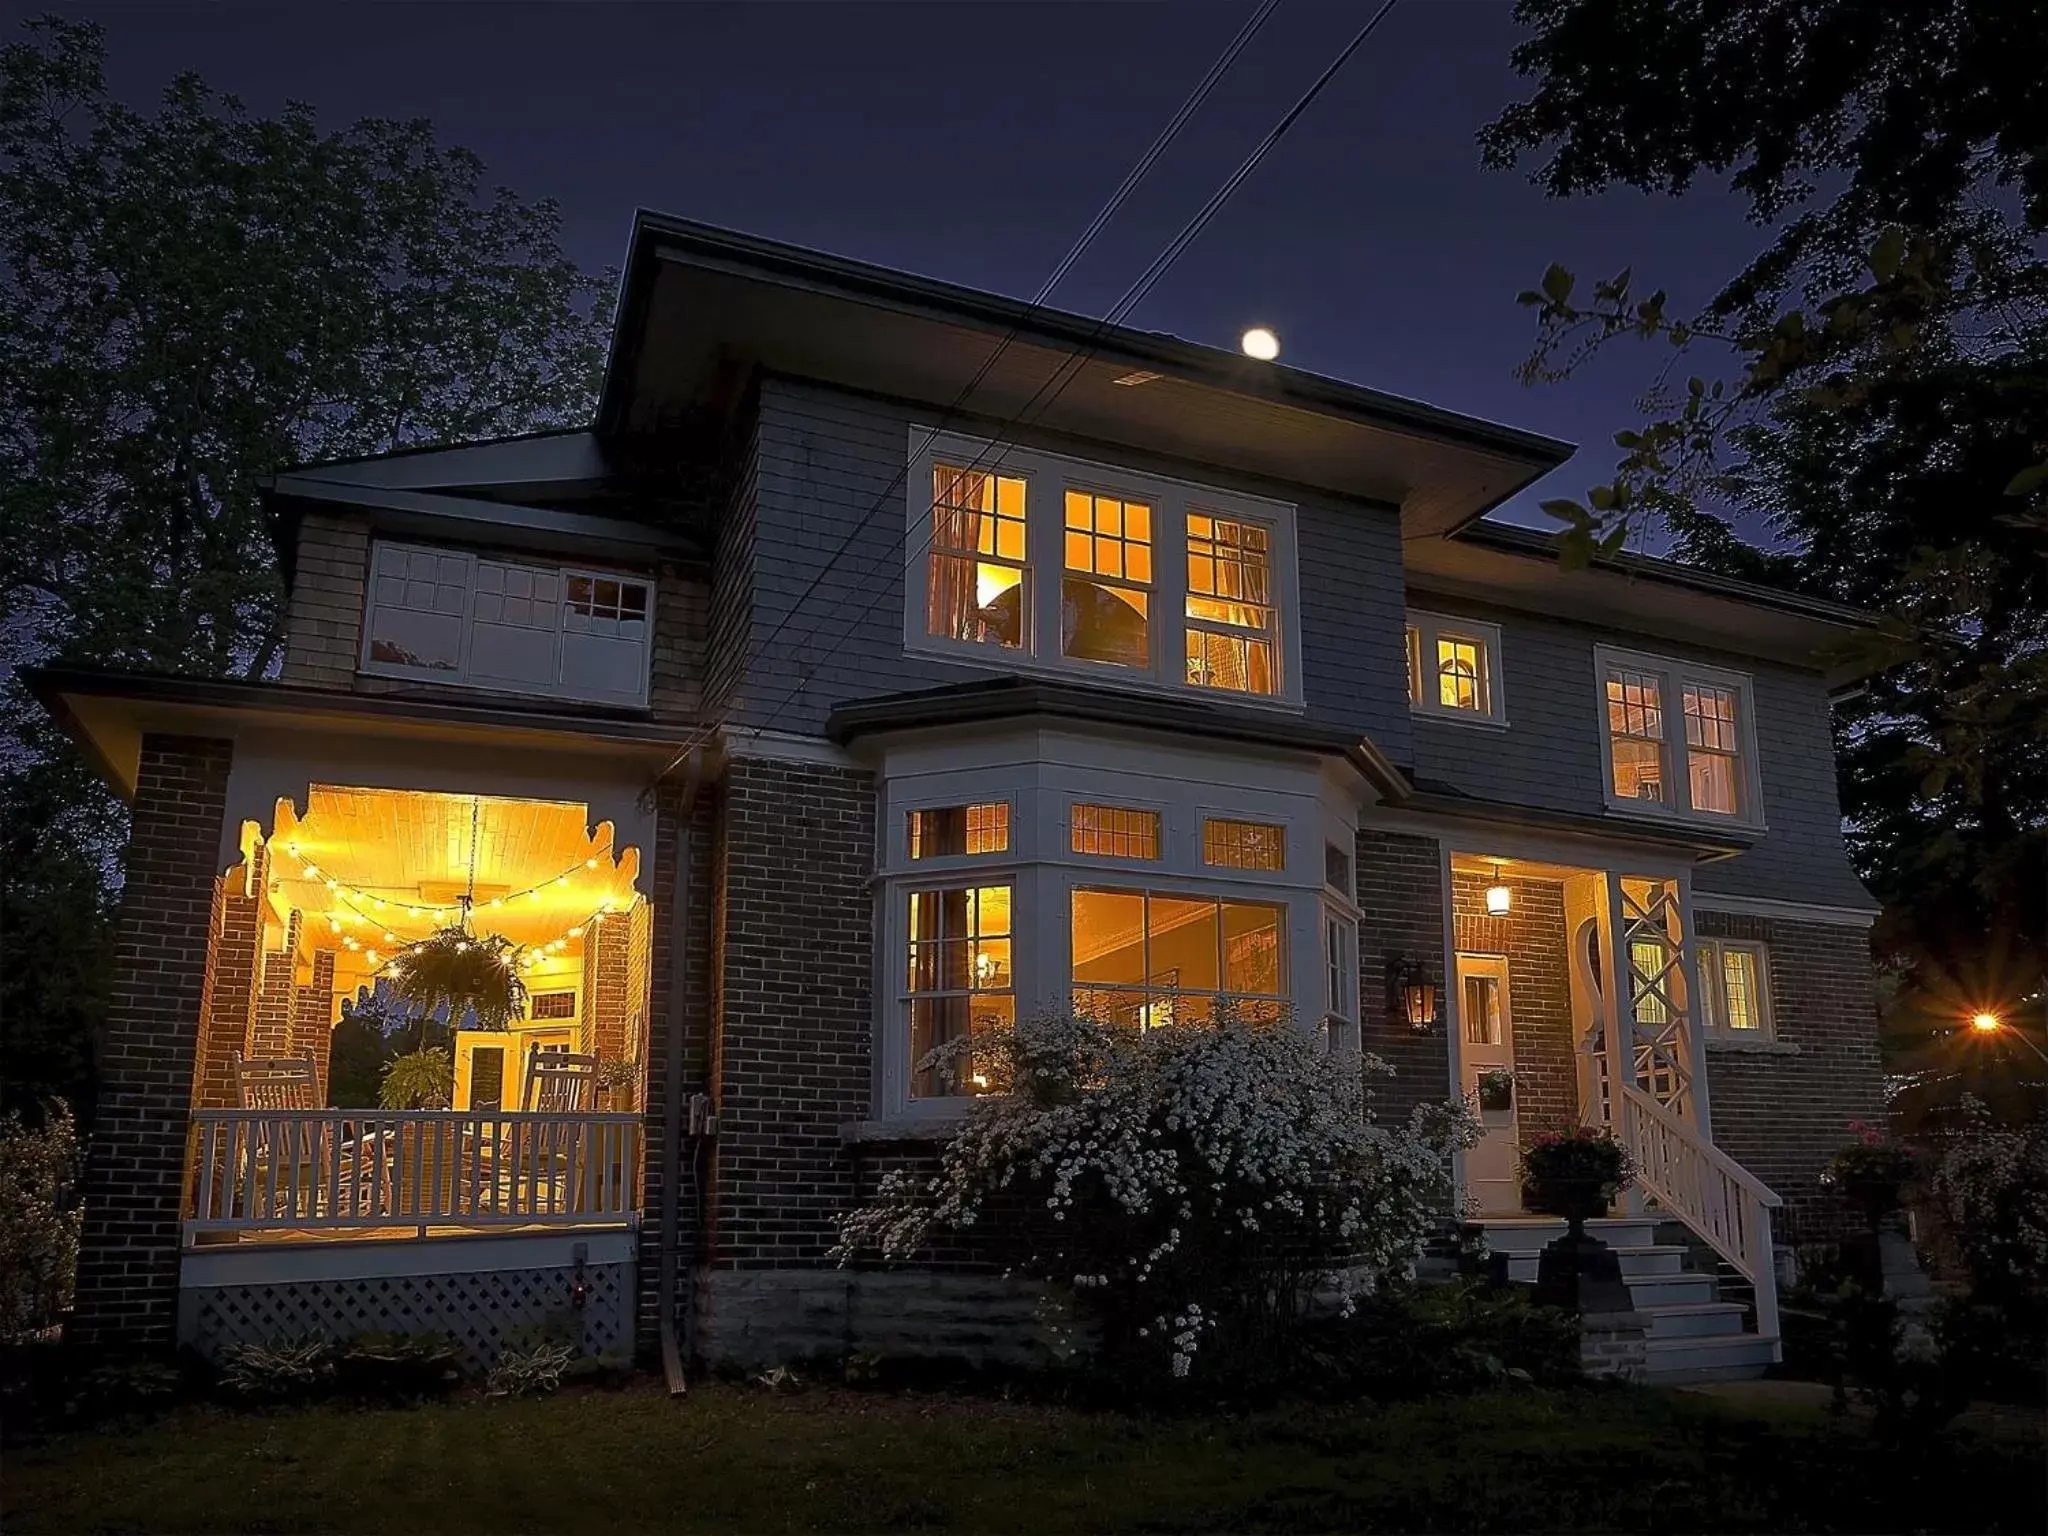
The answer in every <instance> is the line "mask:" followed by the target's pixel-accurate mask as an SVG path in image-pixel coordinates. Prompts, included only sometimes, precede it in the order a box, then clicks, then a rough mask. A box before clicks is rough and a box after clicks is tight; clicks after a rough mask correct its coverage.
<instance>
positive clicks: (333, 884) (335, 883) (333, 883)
mask: <svg viewBox="0 0 2048 1536" xmlns="http://www.w3.org/2000/svg"><path fill="white" fill-rule="evenodd" d="M327 889H328V890H330V891H338V890H340V889H341V882H340V881H339V880H330V881H328V882H327Z"/></svg>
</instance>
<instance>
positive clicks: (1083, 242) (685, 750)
mask: <svg viewBox="0 0 2048 1536" xmlns="http://www.w3.org/2000/svg"><path fill="white" fill-rule="evenodd" d="M1279 4H1280V0H1263V3H1262V4H1261V5H1260V6H1259V8H1258V9H1257V10H1256V11H1254V12H1253V13H1252V14H1251V16H1250V17H1249V18H1247V19H1246V21H1245V23H1244V25H1243V26H1241V27H1239V28H1238V30H1237V35H1236V36H1235V37H1233V38H1232V39H1231V40H1230V43H1229V45H1228V46H1226V47H1225V48H1224V50H1223V52H1222V53H1221V54H1219V55H1217V57H1216V58H1215V60H1214V61H1213V62H1212V63H1211V64H1210V65H1209V68H1208V69H1207V71H1205V72H1204V73H1203V75H1202V78H1201V79H1200V80H1198V81H1196V82H1195V87H1194V89H1193V90H1192V91H1190V92H1189V93H1188V95H1187V97H1186V98H1185V99H1184V100H1183V101H1182V102H1181V104H1180V106H1179V107H1178V108H1177V109H1175V111H1174V114H1173V116H1171V117H1170V118H1168V119H1167V121H1166V125H1165V126H1164V127H1163V128H1161V129H1160V131H1159V132H1158V134H1157V135H1156V136H1154V138H1153V140H1152V142H1151V144H1150V145H1148V146H1147V147H1146V149H1145V152H1144V153H1143V154H1142V155H1140V156H1139V157H1138V159H1137V161H1136V162H1135V163H1134V164H1133V165H1132V166H1131V168H1130V170H1129V171H1128V172H1126V173H1125V175H1124V179H1123V181H1122V182H1121V183H1119V184H1118V186H1117V188H1116V190H1115V191H1114V192H1113V193H1111V194H1110V197H1109V200H1108V201H1107V202H1106V203H1104V204H1103V205H1102V207H1100V208H1099V209H1097V210H1096V213H1095V216H1094V217H1093V218H1092V219H1090V220H1089V221H1088V224H1087V227H1086V228H1084V229H1083V230H1082V231H1081V233H1080V235H1079V237H1078V238H1077V239H1076V240H1075V241H1074V243H1073V244H1072V245H1071V246H1069V247H1068V248H1067V253H1066V255H1064V256H1063V257H1061V258H1060V261H1059V264H1058V265H1057V266H1055V267H1054V268H1053V270H1052V274H1051V276H1049V277H1047V278H1046V280H1045V282H1044V283H1042V284H1041V285H1040V286H1039V289H1038V292H1037V293H1036V294H1035V295H1033V297H1032V299H1031V302H1030V304H1029V305H1027V306H1026V308H1025V310H1024V312H1023V314H1021V315H1019V316H1018V317H1017V318H1016V319H1015V320H1013V321H1012V322H1011V324H1010V328H1009V330H1008V331H1007V332H1005V333H1004V335H1003V338H1002V340H1001V341H999V342H997V343H996V346H995V350H994V351H992V352H990V353H989V355H988V356H987V357H986V358H985V359H983V361H982V364H981V366H980V367H979V368H978V369H976V370H975V373H974V375H973V377H971V378H970V379H968V381H967V383H966V384H965V385H964V386H962V388H961V390H960V392H959V394H957V395H956V396H954V398H953V403H952V404H951V405H949V406H947V407H946V409H945V410H944V411H943V412H942V413H941V414H940V416H939V420H938V422H937V424H936V425H934V426H933V427H931V428H929V429H928V430H927V432H926V434H925V440H924V442H923V444H922V445H921V446H920V447H919V449H918V450H917V452H916V453H915V454H912V455H910V457H909V458H907V459H906V460H905V462H904V466H903V468H902V469H901V470H899V471H898V472H897V473H896V475H895V477H894V478H893V479H892V480H891V481H890V483H889V485H887V486H886V487H884V489H883V490H882V492H881V494H880V495H878V496H877V497H876V498H875V500H874V503H873V505H871V506H870V507H869V508H868V509H867V511H866V512H865V513H863V514H862V516H861V518H860V519H859V521H857V522H856V523H855V524H854V525H853V527H851V528H850V529H848V530H847V533H846V536H845V538H843V539H841V540H840V541H839V544H838V547H837V548H835V549H834V550H833V551H832V553H831V555H830V556H829V557H828V558H827V559H826V560H825V562H824V564H823V565H821V566H819V568H818V573H817V575H815V576H813V577H812V578H811V580H810V583H809V584H808V585H807V586H806V587H805V588H804V590H803V592H802V594H801V595H800V596H799V597H798V598H797V600H796V601H795V602H794V603H792V604H790V605H789V606H788V607H787V608H786V609H784V610H783V614H782V617H781V618H780V619H778V620H777V621H776V623H775V627H774V628H773V629H771V630H769V632H768V635H767V638H766V639H764V640H763V641H761V643H760V648H761V650H762V651H765V650H766V649H767V648H768V647H769V646H770V645H772V644H773V643H774V642H775V640H776V639H777V637H779V636H780V635H781V633H782V631H783V629H784V628H785V627H786V626H787V625H788V623H789V621H790V620H791V619H792V618H794V617H795V616H796V615H797V614H798V613H799V612H801V611H802V610H803V607H804V605H805V604H806V603H808V602H809V601H810V600H811V598H813V597H814V596H816V595H817V592H818V589H819V587H821V586H822V585H823V584H824V582H825V578H826V577H827V576H829V575H830V574H831V573H832V570H833V568H834V567H836V566H837V565H838V564H839V562H840V561H841V560H842V559H844V558H845V556H846V553H847V551H848V550H850V549H852V548H853V545H854V541H855V540H857V539H858V538H859V537H860V536H861V535H862V534H863V533H865V532H866V531H867V529H868V527H869V526H870V525H871V524H872V523H873V522H874V520H875V518H876V516H877V515H878V514H879V513H880V512H881V510H882V508H883V507H884V506H886V505H888V503H889V502H890V500H891V499H892V498H893V497H894V496H895V494H896V493H897V491H898V490H899V489H900V488H901V486H902V484H903V481H904V478H905V476H907V475H908V474H909V472H910V462H911V460H912V459H916V458H921V457H922V456H923V455H924V453H925V451H926V450H928V449H929V448H930V447H931V445H932V444H933V443H934V442H936V441H937V440H938V438H939V435H940V434H941V433H942V432H944V431H945V429H946V427H947V426H948V425H949V424H950V423H951V422H952V421H953V420H955V419H956V418H957V417H958V415H959V414H960V411H961V408H962V407H963V406H965V405H966V403H967V401H968V400H969V399H970V398H972V396H973V394H974V392H975V390H977V389H979V388H980V387H981V384H982V382H983V381H984V380H985V379H987V377H988V376H989V374H990V373H991V372H993V371H994V369H995V366H996V364H997V363H998V362H1000V361H1001V360H1002V356H1003V354H1004V353H1005V352H1007V351H1008V350H1009V349H1010V346H1011V344H1012V343H1014V342H1015V341H1016V340H1017V338H1018V337H1019V336H1020V335H1022V334H1023V330H1024V326H1025V324H1026V323H1027V322H1028V321H1029V320H1030V319H1031V317H1032V316H1033V315H1035V314H1036V313H1037V312H1038V311H1039V310H1040V309H1041V308H1043V307H1044V305H1045V302H1046V300H1048V299H1049V298H1051V297H1052V294H1053V290H1054V289H1056V288H1057V287H1058V286H1059V285H1060V283H1061V282H1062V281H1063V280H1064V279H1065V278H1066V276H1067V274H1068V273H1069V272H1070V271H1072V270H1073V267H1074V264H1075V263H1076V262H1077V261H1079V260H1080V259H1081V257H1082V255H1083V254H1084V253H1085V252H1086V251H1087V249H1088V247H1089V246H1090V245H1092V244H1093V243H1094V241H1095V238H1096V236H1098V235H1099V234H1101V233H1102V231H1103V230H1104V229H1105V228H1106V227H1107V226H1108V224H1109V221H1110V220H1111V219H1112V218H1114V217H1115V216H1116V213H1117V211H1118V210H1119V209H1120V208H1121V207H1122V206H1123V205H1124V203H1125V202H1126V201H1128V200H1129V198H1130V196H1131V194H1132V193H1133V192H1134V191H1136V190H1137V187H1138V184H1139V183H1140V182H1141V181H1143V180H1144V179H1145V176H1146V174H1147V173H1148V172H1149V171H1150V170H1151V169H1152V167H1153V165H1154V164H1155V163H1157V161H1158V159H1159V157H1160V156H1161V155H1162V154H1164V153H1165V152H1166V149H1167V147H1168V146H1169V145H1170V144H1171V143H1172V142H1173V141H1174V139H1175V138H1177V137H1178V136H1179V135H1180V131H1181V129H1182V128H1184V127H1185V126H1186V125H1187V122H1188V119H1189V118H1191V117H1193V116H1194V114H1195V113H1196V111H1197V110H1199V109H1200V107H1201V105H1202V103H1203V102H1205V101H1207V100H1208V99H1209V95H1210V93H1211V92H1212V91H1214V90H1215V89H1216V86H1217V84H1218V82H1220V81H1221V80H1222V79H1223V76H1224V75H1225V74H1226V73H1228V72H1229V70H1230V67H1231V65H1233V64H1235V63H1236V62H1237V56H1238V55H1239V54H1241V53H1243V52H1244V50H1245V49H1246V48H1247V47H1248V46H1249V45H1250V44H1251V41H1252V39H1253V38H1255V37H1257V36H1258V35H1259V32H1260V30H1261V29H1262V28H1263V27H1264V26H1265V25H1266V22H1267V21H1268V20H1269V19H1270V18H1271V16H1272V14H1273V12H1274V10H1275V9H1277V8H1278V6H1279ZM970 467H979V466H970ZM817 631H818V626H816V625H813V626H812V628H811V629H810V630H809V631H808V632H807V633H806V635H805V638H806V640H809V639H813V638H815V637H816V635H817ZM710 735H711V731H710V728H709V727H705V728H703V729H702V730H701V731H700V732H699V733H698V734H696V735H693V736H692V738H691V739H690V740H689V741H688V742H687V743H685V745H684V746H682V747H681V748H680V749H679V750H678V751H677V752H676V755H675V756H674V757H673V758H671V759H670V761H669V762H668V764H667V766H665V767H664V768H663V769H662V770H661V772H660V773H659V774H657V775H656V776H655V777H656V780H657V781H659V780H660V779H662V778H665V777H667V776H668V774H670V773H672V772H674V770H675V767H676V765H677V764H678V763H680V762H682V761H683V759H684V758H686V757H688V756H689V755H690V753H691V752H693V751H695V750H696V749H697V748H698V747H700V746H702V745H703V744H704V742H705V741H708V740H709V739H710Z"/></svg>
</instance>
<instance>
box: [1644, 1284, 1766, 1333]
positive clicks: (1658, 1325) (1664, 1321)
mask: <svg viewBox="0 0 2048 1536" xmlns="http://www.w3.org/2000/svg"><path fill="white" fill-rule="evenodd" d="M1631 1294H1633V1293H1631ZM1636 1309H1637V1310H1638V1311H1639V1312H1641V1313H1642V1314H1643V1316H1644V1318H1646V1319H1647V1320H1648V1323H1649V1326H1648V1328H1647V1329H1645V1332H1646V1334H1647V1335H1648V1337H1650V1338H1651V1339H1700V1338H1725V1337H1727V1336H1728V1335H1730V1334H1738V1333H1741V1332H1742V1321H1743V1318H1744V1316H1745V1315H1747V1313H1748V1311H1749V1309H1748V1308H1747V1307H1745V1306H1743V1304H1742V1303H1741V1302H1739V1301H1677V1302H1669V1303H1665V1304H1662V1305H1657V1306H1647V1307H1646V1306H1644V1305H1643V1304H1642V1302H1641V1300H1640V1299H1638V1300H1637V1302H1636Z"/></svg>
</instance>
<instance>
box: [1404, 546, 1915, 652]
mask: <svg viewBox="0 0 2048 1536" xmlns="http://www.w3.org/2000/svg"><path fill="white" fill-rule="evenodd" d="M1445 537H1446V538H1448V539H1453V540H1455V541H1456V542H1458V543H1460V544H1476V545H1478V546H1479V547H1480V548H1482V549H1491V550H1494V551H1496V552H1498V553H1500V554H1504V555H1522V556H1526V557H1529V558H1532V559H1542V560H1550V561H1554V560H1556V558H1557V540H1558V535H1556V534H1549V533H1541V532H1538V531H1537V530H1536V529H1534V528H1523V527H1519V526H1517V525H1516V524H1513V523H1485V522H1471V523H1467V524H1465V525H1464V526H1463V527H1461V528H1458V529H1456V530H1454V531H1453V532H1451V533H1448V534H1446V535H1445ZM1592 563H1593V565H1594V567H1595V568H1596V569H1599V570H1610V571H1614V572H1616V573H1617V574H1619V575H1623V576H1640V577H1642V578H1644V579H1645V580H1647V581H1662V582H1667V583H1669V584H1670V585H1672V586H1675V587H1689V588H1691V589H1692V590H1693V591H1695V592H1704V593H1707V594H1708V595H1710V596H1713V597H1730V598H1734V599H1736V600H1737V601H1739V602H1745V603H1757V604H1760V605H1761V606H1763V607H1766V608H1776V609H1779V610H1781V611H1782V612H1785V613H1793V614H1798V615H1799V616H1800V617H1802V618H1808V619H1819V620H1821V621H1822V622H1824V623H1828V624H1843V625H1848V626H1851V627H1853V628H1857V629H1869V628H1874V627H1876V625H1877V624H1878V622H1879V619H1878V615H1876V614H1874V613H1871V612H1870V611H1869V610H1868V609H1864V608H1857V607H1854V606H1852V605H1851V604H1848V603H1838V602H1835V601H1834V600H1833V599H1832V598H1825V597H1811V596H1809V595H1807V594H1806V593H1804V592H1793V591H1790V590H1788V589H1787V588H1784V587H1771V586H1766V585H1764V584H1763V583H1762V582H1757V581H1744V580H1743V579H1742V578H1740V577H1738V576H1723V575H1720V574H1719V573H1717V572H1714V571H1708V570H1702V569H1701V568H1700V567H1699V566H1696V565H1685V564H1682V563H1680V562H1679V561H1676V560H1662V559H1658V558H1657V557H1656V556H1653V555H1636V554H1629V553H1627V552H1625V551H1618V552H1616V553H1614V554H1611V555H1596V556H1594V558H1593V562H1592Z"/></svg>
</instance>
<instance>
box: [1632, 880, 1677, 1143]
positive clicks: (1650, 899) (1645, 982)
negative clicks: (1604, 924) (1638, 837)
mask: <svg viewBox="0 0 2048 1536" xmlns="http://www.w3.org/2000/svg"><path fill="white" fill-rule="evenodd" d="M1620 886H1621V932H1622V940H1621V953H1622V959H1623V962H1624V968H1625V972H1626V974H1627V977H1628V996H1629V999H1630V1008H1629V1013H1630V1015H1631V1018H1630V1020H1629V1023H1630V1025H1631V1028H1630V1031H1629V1034H1630V1039H1631V1056H1632V1060H1633V1062H1634V1065H1635V1077H1636V1085H1637V1086H1638V1087H1639V1088H1641V1089H1642V1090H1643V1092H1645V1093H1647V1094H1649V1095H1650V1097H1652V1098H1653V1099H1655V1100H1656V1101H1657V1102H1658V1103H1660V1104H1662V1105H1664V1106H1665V1107H1666V1108H1667V1109H1670V1110H1671V1111H1673V1112H1674V1113H1676V1114H1679V1115H1683V1116H1685V1117H1686V1118H1687V1119H1691V1118H1692V1117H1693V1102H1692V1047H1691V1041H1692V1014H1691V1009H1690V1006H1689V998H1688V993H1687V989H1686V984H1685V963H1684V962H1685V923H1684V917H1683V914H1682V913H1681V911H1680V910H1679V903H1678V887H1677V885H1676V883H1675V882H1673V881H1669V880H1638V879H1634V878H1625V879H1623V880H1622V881H1621V882H1620Z"/></svg>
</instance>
